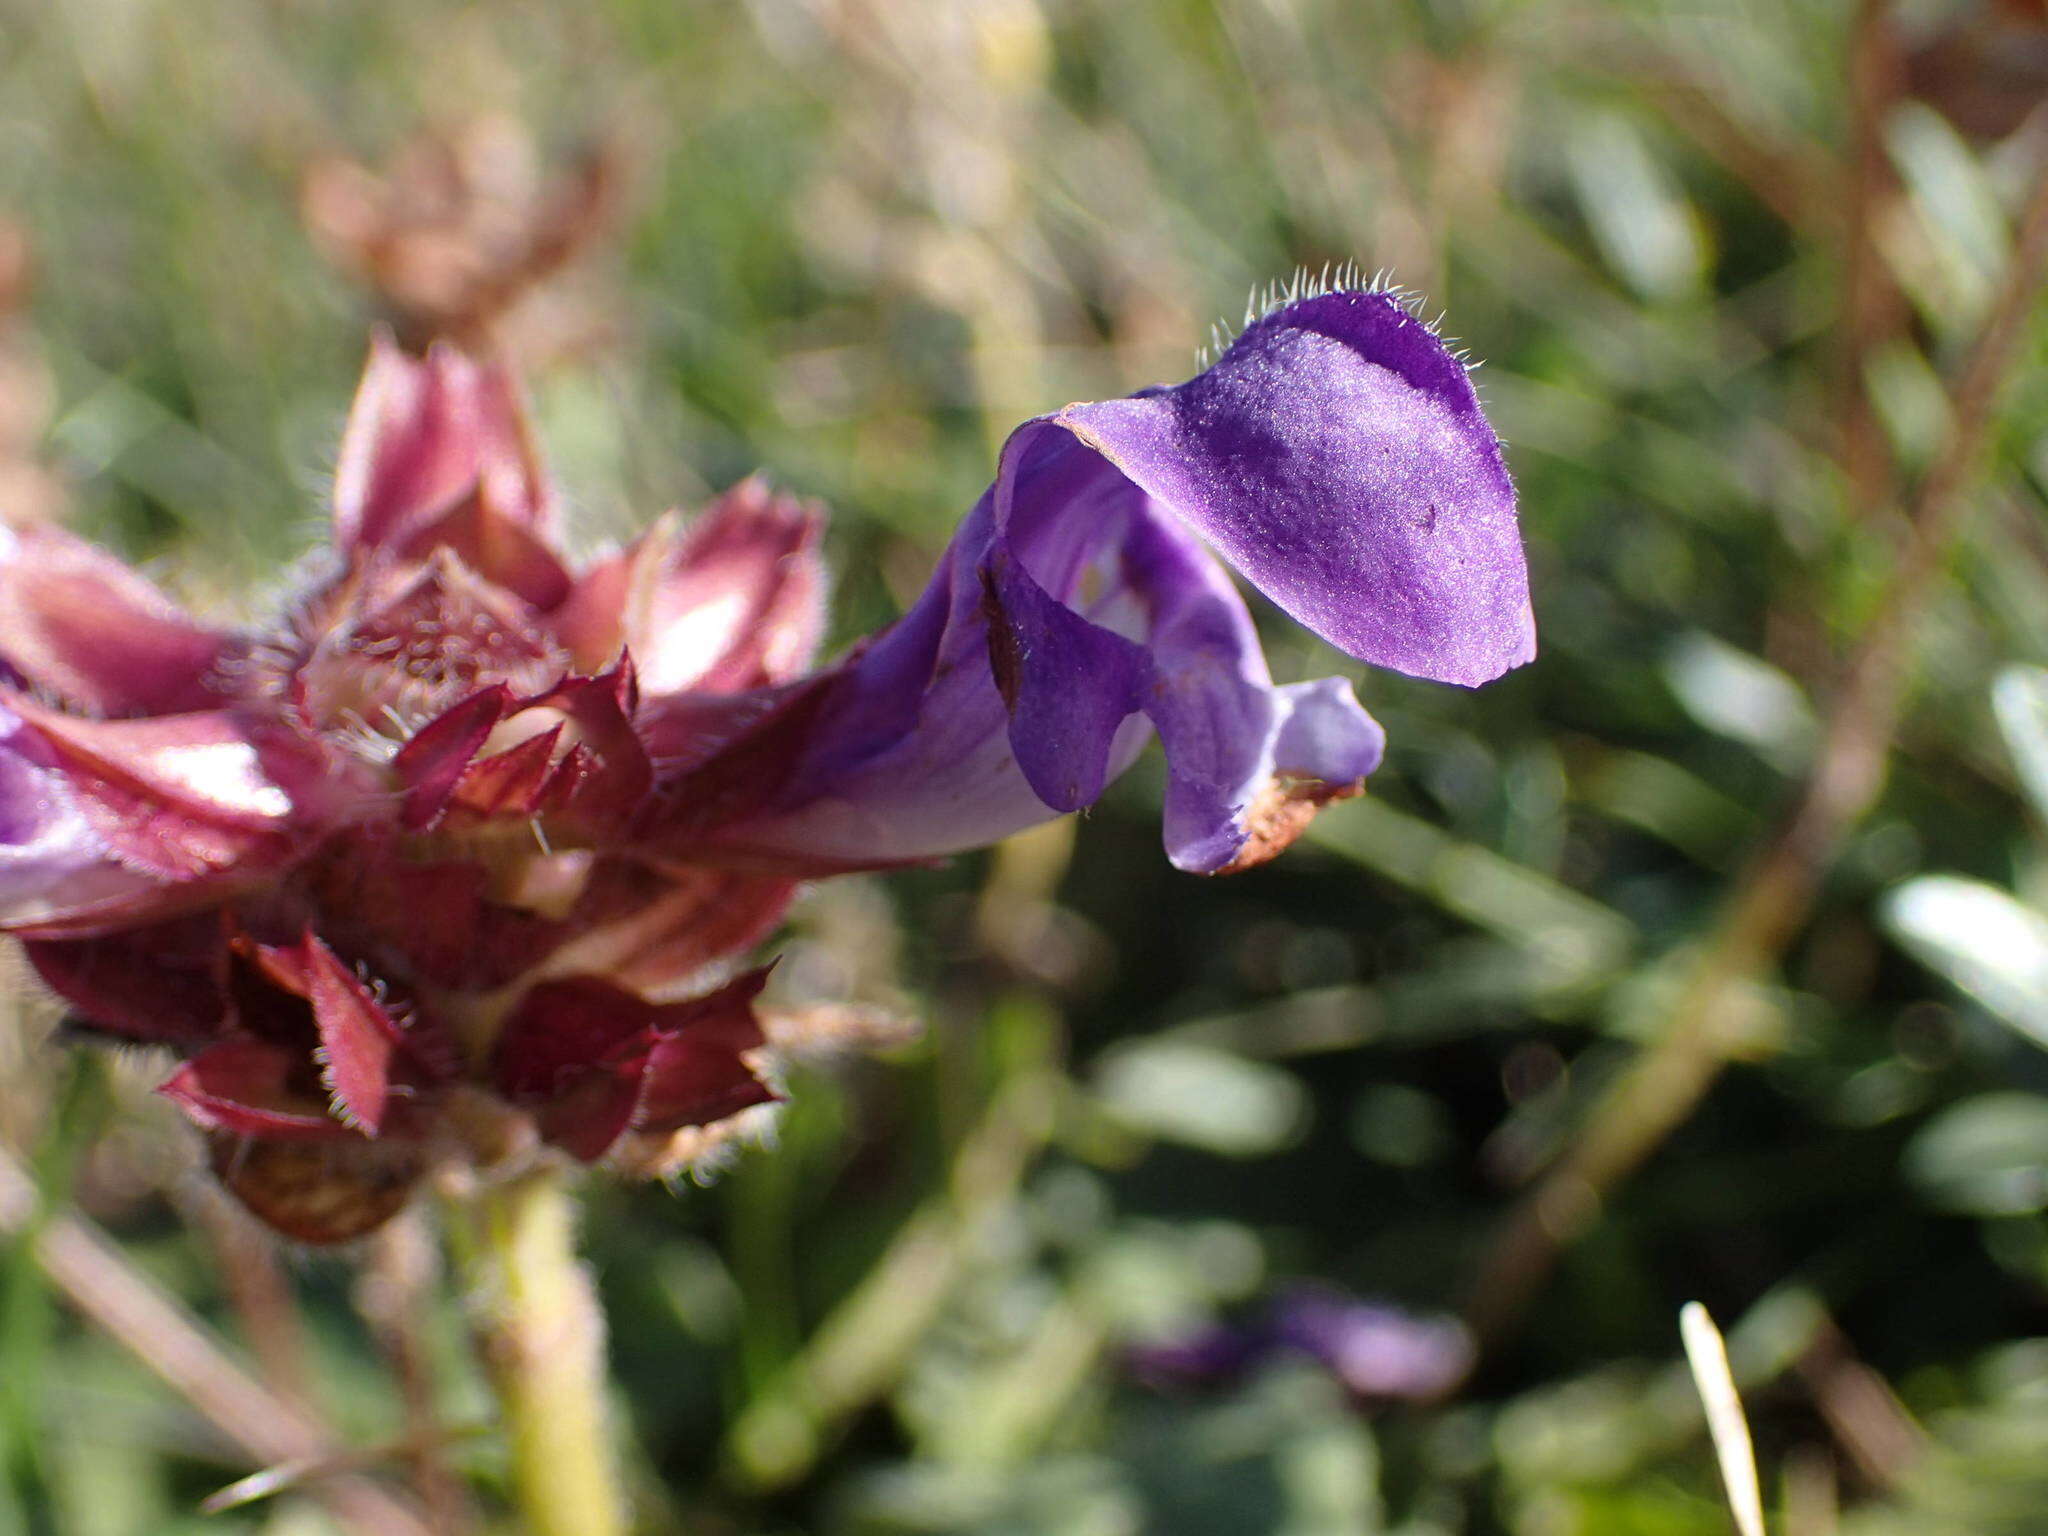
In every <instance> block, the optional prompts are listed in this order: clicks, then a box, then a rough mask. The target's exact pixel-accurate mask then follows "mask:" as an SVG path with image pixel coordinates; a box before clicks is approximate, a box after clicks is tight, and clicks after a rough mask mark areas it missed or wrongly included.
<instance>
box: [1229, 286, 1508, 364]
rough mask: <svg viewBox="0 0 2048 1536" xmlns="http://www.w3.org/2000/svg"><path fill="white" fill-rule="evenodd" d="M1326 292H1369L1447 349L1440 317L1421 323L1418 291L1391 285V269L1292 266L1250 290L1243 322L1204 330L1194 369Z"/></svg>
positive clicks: (1458, 355)
mask: <svg viewBox="0 0 2048 1536" xmlns="http://www.w3.org/2000/svg"><path fill="white" fill-rule="evenodd" d="M1331 293H1361V294H1371V295H1374V296H1376V297H1380V298H1387V299H1391V300H1393V301H1394V302H1395V303H1396V304H1398V305H1400V306H1401V308H1403V309H1404V310H1406V311H1407V312H1408V313H1409V314H1410V315H1413V316H1414V317H1415V318H1416V319H1417V320H1421V321H1422V323H1423V324H1424V325H1425V326H1427V327H1428V328H1429V331H1430V333H1431V334H1432V335H1434V336H1436V337H1437V339H1438V340H1439V341H1443V342H1445V344H1446V345H1447V346H1448V345H1449V340H1448V338H1446V337H1444V336H1443V334H1442V326H1443V321H1444V316H1443V315H1441V314H1440V315H1438V316H1437V318H1436V319H1435V320H1434V321H1430V320H1426V319H1424V318H1423V314H1422V304H1423V295H1422V293H1421V291H1420V290H1419V289H1415V288H1409V287H1406V286H1404V285H1403V284H1400V283H1397V282H1395V281H1394V273H1393V269H1392V268H1391V267H1381V268H1380V269H1379V270H1377V271H1376V272H1374V273H1373V274H1372V276H1371V277H1367V276H1366V275H1365V269H1364V268H1363V267H1361V266H1360V265H1359V264H1358V263H1357V262H1356V261H1348V260H1347V261H1341V262H1336V263H1330V262H1325V263H1323V266H1322V268H1321V269H1320V270H1319V271H1314V272H1312V271H1310V270H1309V269H1308V268H1307V267H1296V268H1295V269H1294V275H1293V276H1291V277H1289V278H1288V279H1286V280H1285V281H1284V282H1283V281H1281V280H1279V279H1277V278H1276V279H1274V280H1273V281H1271V282H1268V283H1264V284H1262V285H1260V286H1258V287H1255V288H1253V289H1252V291H1251V295H1250V297H1249V298H1248V299H1246V301H1245V306H1244V318H1243V319H1242V320H1241V321H1240V322H1239V323H1238V324H1237V325H1235V326H1232V325H1229V324H1227V323H1225V322H1224V321H1221V320H1219V321H1216V322H1215V323H1214V324H1212V325H1211V326H1210V327H1209V340H1208V342H1207V343H1206V344H1204V345H1203V346H1201V347H1199V348H1197V349H1196V351H1195V363H1196V367H1197V368H1198V369H1199V370H1204V371H1206V370H1207V369H1208V368H1210V367H1211V366H1213V365H1214V363H1215V362H1216V360H1217V359H1218V358H1220V357H1221V356H1222V355H1223V354H1224V353H1225V352H1227V351H1229V350H1230V346H1231V343H1233V342H1234V341H1236V340H1237V338H1238V337H1239V336H1241V335H1243V334H1244V333H1245V332H1246V331H1247V330H1249V329H1250V328H1251V327H1252V326H1254V325H1257V324H1258V323H1259V322H1260V321H1261V320H1263V319H1265V318H1266V317H1267V316H1268V315H1271V314H1272V313H1273V312H1274V311H1275V310H1279V309H1285V308H1286V307H1287V306H1288V305H1290V304H1299V303H1302V302H1303V301H1305V300H1308V299H1319V298H1322V297H1323V296H1324V295H1325V294H1331ZM1452 355H1453V356H1454V357H1456V358H1457V359H1458V361H1460V362H1461V363H1465V365H1466V367H1467V368H1468V369H1470V368H1473V367H1476V366H1477V364H1474V363H1469V362H1466V357H1465V354H1464V353H1463V352H1462V351H1458V350H1453V352H1452Z"/></svg>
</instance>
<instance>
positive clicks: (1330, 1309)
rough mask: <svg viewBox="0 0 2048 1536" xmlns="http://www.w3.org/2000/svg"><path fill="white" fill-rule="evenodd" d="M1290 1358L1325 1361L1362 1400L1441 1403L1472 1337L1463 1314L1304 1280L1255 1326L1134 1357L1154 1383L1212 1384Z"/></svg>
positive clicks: (1464, 1362)
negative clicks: (1417, 1310) (1364, 1297)
mask: <svg viewBox="0 0 2048 1536" xmlns="http://www.w3.org/2000/svg"><path fill="white" fill-rule="evenodd" d="M1288 1355H1296V1356H1304V1357H1306V1358H1308V1359H1311V1360H1314V1361H1316V1362H1317V1363H1318V1364H1320V1365H1322V1366H1323V1367H1324V1368H1325V1369H1326V1370H1328V1371H1329V1372H1330V1374H1331V1375H1332V1376H1334V1377H1336V1378H1337V1380H1338V1381H1339V1382H1341V1383H1342V1384H1343V1385H1344V1387H1345V1389H1346V1390H1347V1391H1348V1392H1350V1393H1351V1395H1352V1396H1353V1397H1355V1398H1357V1399H1359V1400H1360V1401H1361V1402H1378V1401H1403V1402H1433V1401H1435V1400H1436V1399H1438V1398H1441V1397H1443V1396H1445V1395H1446V1394H1448V1393H1449V1392H1451V1391H1452V1390H1454V1389H1455V1388H1456V1387H1457V1386H1458V1385H1459V1383H1461V1382H1462V1381H1463V1380H1464V1379H1465V1375H1466V1373H1467V1372H1468V1371H1470V1370H1471V1368H1472V1358H1473V1354H1472V1340H1471V1336H1470V1335H1469V1334H1468V1333H1467V1332H1466V1331H1465V1329H1464V1327H1463V1325H1461V1324H1460V1323H1458V1322H1457V1321H1456V1320H1455V1319H1454V1318H1449V1317H1417V1316H1415V1315H1414V1314H1412V1313H1409V1312H1404V1311H1402V1310H1401V1309H1399V1308H1398V1307H1392V1306H1387V1305H1384V1304H1381V1303H1377V1302H1369V1301H1360V1300H1358V1299H1356V1298H1355V1297H1351V1296H1346V1295H1344V1294H1343V1293H1341V1292H1339V1291H1335V1290H1332V1289H1329V1288H1327V1287H1322V1286H1297V1287H1294V1288H1292V1289H1290V1290H1286V1291H1283V1292H1282V1293H1281V1294H1280V1295H1278V1296H1276V1297H1274V1298H1273V1299H1272V1300H1270V1301H1269V1302H1267V1304H1266V1306H1265V1309H1264V1310H1263V1311H1262V1312H1260V1313H1259V1314H1258V1315H1257V1316H1255V1317H1254V1318H1253V1319H1252V1320H1251V1321H1250V1322H1249V1323H1246V1324H1243V1325H1239V1326H1231V1325H1228V1324H1222V1323H1217V1324H1211V1325H1209V1326H1207V1327H1204V1328H1201V1329H1199V1330H1196V1331H1194V1332H1192V1333H1189V1334H1188V1335H1186V1336H1185V1337H1183V1338H1179V1339H1171V1340H1167V1341H1165V1342H1161V1343H1156V1344H1150V1345H1146V1346H1143V1347H1141V1348H1138V1349H1134V1350H1132V1351H1130V1352H1129V1354H1128V1355H1127V1356H1126V1360H1127V1362H1128V1364H1129V1366H1130V1369H1131V1371H1132V1373H1133V1374H1134V1375H1135V1376H1137V1378H1138V1379H1139V1380H1140V1381H1143V1382H1145V1383H1147V1384H1148V1385H1151V1386H1154V1387H1160V1388H1171V1387H1209V1386H1218V1385H1223V1384H1226V1383H1229V1382H1231V1381H1235V1380H1237V1379H1239V1378H1241V1377H1243V1376H1244V1375H1246V1374H1247V1373H1249V1372H1250V1371H1252V1370H1254V1369H1256V1368H1257V1367H1258V1366H1260V1365H1262V1364H1264V1363H1265V1362H1266V1361H1268V1360H1272V1359H1276V1358H1282V1357H1285V1356H1288Z"/></svg>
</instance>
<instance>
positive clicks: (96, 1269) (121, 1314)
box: [0, 1150, 433, 1536]
mask: <svg viewBox="0 0 2048 1536" xmlns="http://www.w3.org/2000/svg"><path fill="white" fill-rule="evenodd" d="M0 1232H6V1233H10V1234H22V1235H24V1236H25V1237H26V1238H27V1240H28V1241H29V1242H30V1243H31V1244H32V1245H33V1251H34V1254H35V1259H36V1263H37V1265H38V1266H39V1267H40V1268H41V1269H42V1271H43V1273H44V1275H46V1276H47V1277H48V1278H49V1281H50V1283H51V1285H52V1286H54V1287H55V1288H56V1289H57V1291H58V1292H59V1293H60V1294H62V1295H63V1297H64V1298H65V1300H66V1301H68V1302H69V1303H70V1304H71V1306H72V1307H73V1309H75V1310H76V1311H77V1312H78V1313H79V1314H80V1315H81V1316H83V1317H84V1318H85V1319H86V1320H87V1321H89V1322H90V1323H92V1324H93V1325H94V1326H95V1327H97V1328H99V1329H101V1330H102V1331H103V1332H104V1333H106V1334H107V1335H108V1336H109V1337H110V1338H112V1339H114V1340H115V1341H116V1342H117V1343H119V1344H120V1345H121V1346H122V1347H123V1348H125V1349H127V1350H128V1351H129V1352H130V1353H131V1354H133V1355H134V1356H135V1358H136V1359H138V1360H140V1361H141V1362H142V1363H143V1364H144V1365H145V1366H147V1367H148V1368H149V1369H150V1370H151V1371H152V1372H154V1373H155V1374H156V1375H157V1376H158V1377H159V1378H160V1379H161V1380H162V1381H163V1382H164V1384H165V1385H166V1386H168V1387H170V1388H171V1389H172V1390H173V1391H174V1392H176V1393H177V1394H178V1395H179V1396H180V1397H182V1398H184V1400H185V1401H186V1402H187V1403H189V1404H191V1406H192V1407H193V1409H194V1410H195V1411H197V1412H198V1413H199V1414H200V1415H201V1416H202V1417H203V1418H205V1419H206V1420H207V1422H208V1423H210V1424H212V1425H213V1426H214V1428H215V1429H217V1430H219V1431H220V1433H221V1434H222V1435H223V1436H224V1437H225V1438H226V1439H227V1440H228V1441H229V1442H230V1443H231V1444H233V1445H234V1446H236V1447H237V1448H239V1449H240V1450H241V1451H242V1452H243V1453H244V1454H246V1455H247V1456H248V1457H249V1458H250V1459H251V1460H252V1461H255V1462H257V1463H258V1464H261V1465H270V1464H274V1463H279V1462H293V1463H308V1462H311V1463H318V1462H325V1461H329V1460H332V1459H335V1458H336V1457H337V1455H338V1453H339V1452H340V1447H338V1446H337V1445H336V1444H335V1443H334V1442H333V1441H332V1440H331V1439H329V1438H328V1436H327V1435H326V1434H325V1432H324V1431H323V1430H322V1429H321V1428H320V1427H319V1425H318V1424H316V1423H314V1422H313V1421H312V1420H311V1419H309V1418H308V1417H307V1416H306V1414H305V1412H304V1411H303V1410H302V1409H301V1408H299V1407H298V1406H297V1405H296V1404H294V1403H291V1402H288V1401H286V1400H285V1399H284V1398H282V1397H280V1396H279V1395H278V1394H277V1393H276V1392H273V1391H272V1390H271V1389H270V1388H268V1387H266V1386H264V1385H263V1383H261V1382H260V1381H258V1380H256V1378H255V1377H253V1376H252V1375H250V1374H249V1372H248V1370H247V1369H246V1368H245V1367H244V1366H243V1365H241V1364H240V1362H238V1361H237V1360H236V1359H235V1358H234V1356H233V1354H232V1353H231V1352H230V1351H229V1350H228V1348H227V1347H226V1346H225V1345H223V1344H222V1343H221V1342H220V1341H218V1340H217V1339H215V1338H214V1337H213V1335H212V1334H211V1332H210V1331H209V1330H208V1329H207V1328H206V1326H205V1325H204V1324H203V1323H201V1322H200V1321H199V1320H198V1319H196V1318H194V1317H193V1316H192V1315H191V1314H190V1313H189V1312H187V1311H186V1310H185V1309H184V1308H183V1307H182V1306H180V1305H179V1304H178V1302H177V1301H176V1299H174V1298H173V1297H172V1296H171V1295H170V1294H169V1293H167V1292H166V1291H164V1290H163V1288H162V1287H160V1286H159V1285H157V1284H156V1282H155V1281H153V1280H150V1279H148V1278H147V1277H145V1276H144V1275H142V1274H140V1273H138V1272H137V1271H136V1270H135V1269H133V1268H131V1267H130V1265H129V1264H128V1262H127V1260H125V1259H124V1258H123V1257H122V1256H121V1252H120V1250H119V1249H118V1248H116V1247H115V1245H114V1244H113V1242H112V1241H111V1240H110V1239H109V1238H108V1237H107V1236H106V1235H105V1234H104V1233H103V1232H101V1231H100V1230H99V1229H98V1228H97V1227H95V1226H93V1225H92V1224H91V1223H90V1222H87V1221H85V1220H84V1219H83V1218H81V1217H78V1216H74V1215H70V1214H68V1213H63V1212H57V1213H51V1214H42V1213H40V1199H39V1196H38V1194H37V1192H36V1187H35V1184H34V1181H33V1180H32V1179H31V1178H30V1177H29V1175H28V1173H27V1171H26V1170H25V1169H24V1168H23V1167H22V1166H21V1164H20V1163H19V1162H17V1161H16V1160H15V1158H14V1157H13V1155H12V1154H11V1153H8V1152H6V1151H5V1150H0ZM307 1491H308V1492H309V1493H310V1494H312V1495H313V1496H315V1497H317V1498H319V1499H321V1500H322V1501H323V1502H325V1503H326V1504H327V1506H328V1508H329V1509H330V1510H331V1511H332V1512H333V1513H334V1514H335V1515H336V1516H337V1517H338V1518H339V1519H340V1520H341V1522H342V1523H343V1525H344V1526H345V1528H346V1529H348V1530H351V1531H359V1532H362V1533H364V1536H433V1533H432V1531H431V1529H430V1527H429V1526H428V1525H427V1524H426V1522H425V1521H423V1520H422V1519H421V1518H420V1516H419V1515H418V1514H417V1513H415V1512H414V1511H413V1509H412V1508H411V1507H410V1506H409V1505H408V1504H407V1503H405V1502H404V1501H403V1500H401V1499H399V1498H397V1497H396V1496H394V1495H393V1494H392V1493H390V1492H389V1491H388V1490H386V1489H384V1488H381V1487H379V1486H378V1485H377V1484H376V1483H374V1482H371V1481H370V1480H369V1479H367V1478H364V1477H361V1476H337V1477H332V1478H324V1479H321V1480H319V1481H317V1482H314V1483H312V1484H310V1485H309V1486H308V1490H307Z"/></svg>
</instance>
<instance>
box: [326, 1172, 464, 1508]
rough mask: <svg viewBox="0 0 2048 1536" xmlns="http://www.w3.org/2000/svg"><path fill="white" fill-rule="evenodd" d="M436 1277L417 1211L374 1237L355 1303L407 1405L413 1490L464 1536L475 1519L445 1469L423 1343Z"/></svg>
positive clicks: (429, 1240) (444, 1441)
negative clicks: (427, 1312)
mask: <svg viewBox="0 0 2048 1536" xmlns="http://www.w3.org/2000/svg"><path fill="white" fill-rule="evenodd" d="M437 1273H438V1268H437V1258H436V1255H435V1251H434V1241H433V1237H432V1234H431V1233H430V1231H429V1229H428V1221H427V1215H426V1212H425V1210H424V1209H423V1208H421V1207H419V1206H414V1207H413V1208H411V1209H409V1210H407V1211H404V1212H402V1213H401V1214H400V1215H399V1216H397V1217H396V1218H394V1219H393V1220H391V1221H389V1222H387V1223H385V1225H384V1226H382V1227H380V1228H378V1230H377V1231H376V1232H375V1233H374V1234H372V1236H371V1237H370V1239H369V1246H368V1252H367V1253H366V1255H365V1256H364V1261H363V1267H362V1271H361V1273H360V1274H359V1276H358V1277H357V1280H356V1287H355V1302H356V1311H357V1312H359V1313H360V1314H361V1315H362V1318H363V1321H364V1322H365V1323H366V1324H368V1325H369V1329H370V1333H371V1335H372V1337H374V1338H375V1340H376V1341H377V1349H378V1352H379V1353H380V1354H382V1355H383V1357H384V1361H385V1364H386V1366H387V1367H388V1368H389V1370H390V1373H391V1379H392V1381H393V1382H394V1383H395V1384H396V1385H397V1387H398V1393H399V1399H400V1401H401V1403H402V1404H403V1405H404V1413H405V1445H406V1447H407V1450H406V1457H405V1459H406V1461H407V1463H408V1464H409V1466H410V1468H411V1472H412V1485H413V1489H414V1491H415V1492H416V1493H417V1494H418V1495H419V1499H420V1503H421V1504H422V1505H424V1506H425V1508H426V1511H427V1514H428V1517H429V1518H430V1519H431V1520H432V1522H433V1526H434V1529H435V1531H436V1532H438V1533H440V1536H463V1533H464V1532H468V1531H473V1530H475V1529H476V1528H477V1514H476V1509H475V1507H474V1506H473V1505H472V1504H471V1502H470V1499H469V1495H468V1492H467V1490H466V1489H465V1488H464V1486H463V1482H462V1479H461V1478H460V1477H459V1476H458V1475H457V1474H456V1472H455V1470H454V1468H453V1467H451V1466H450V1465H449V1463H448V1454H447V1452H448V1434H447V1429H446V1426H445V1425H443V1423H442V1422H441V1413H440V1393H439V1391H438V1389H437V1383H436V1381H435V1372H434V1362H433V1359H432V1355H431V1352H430V1351H429V1349H428V1346H427V1340H426V1337H425V1326H424V1323H425V1314H426V1311H427V1307H428V1305H429V1301H430V1298H431V1296H432V1294H433V1290H434V1284H435V1280H436V1278H437Z"/></svg>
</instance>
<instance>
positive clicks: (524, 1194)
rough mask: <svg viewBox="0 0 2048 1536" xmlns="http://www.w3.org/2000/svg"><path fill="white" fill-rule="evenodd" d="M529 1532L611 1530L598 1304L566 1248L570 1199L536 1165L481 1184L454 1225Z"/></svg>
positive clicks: (617, 1517) (590, 1534)
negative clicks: (463, 1238)
mask: <svg viewBox="0 0 2048 1536" xmlns="http://www.w3.org/2000/svg"><path fill="white" fill-rule="evenodd" d="M454 1225H455V1226H456V1227H457V1229H458V1230H460V1229H462V1228H463V1227H464V1226H466V1228H467V1236H468V1237H469V1239H470V1240H469V1241H467V1242H465V1243H459V1244H458V1259H459V1262H460V1263H461V1264H462V1266H463V1269H464V1271H465V1273H464V1275H463V1280H464V1282H465V1288H466V1289H467V1291H468V1293H469V1298H470V1305H471V1308H472V1310H473V1318H474V1326H475V1330H476V1336H477V1345H478V1349H479V1351H480V1352H481V1354H482V1357H483V1362H484V1367H485V1369H486V1370H487V1371H488V1372H489V1374H490V1378H491V1383H492V1385H493V1387H495V1389H496V1391H497V1395H498V1406H499V1409H500V1412H501V1413H502V1414H503V1416H504V1428H505V1439H506V1443H507V1445H508V1446H509V1448H510V1450H511V1456H512V1490H513V1496H514V1498H515V1500H516V1502H517V1504H518V1507H519V1512H520V1514H521V1516H522V1517H523V1519H524V1526H523V1529H524V1530H525V1531H526V1532H527V1533H528V1536H622V1533H623V1532H624V1531H625V1530H626V1517H625V1510H624V1507H623V1500H622V1498H621V1494H620V1488H619V1480H618V1476H617V1471H616V1467H615V1465H614V1458H613V1454H612V1442H611V1426H610V1423H609V1419H610V1415H609V1413H608V1410H607V1405H606V1401H605V1365H604V1314H603V1313H602V1312H601V1311H600V1310H599V1308H598V1303H597V1296H596V1293H595V1291H594V1290H593V1288H592V1286H591V1283H590V1274H589V1271H587V1270H586V1269H585V1268H584V1267H583V1265H582V1264H581V1263H580V1262H578V1260H577V1257H576V1198H575V1195H574V1193H573V1192H572V1191H571V1190H570V1188H569V1186H568V1183H567V1176H566V1174H565V1173H564V1171H563V1170H561V1169H557V1168H546V1169H542V1170H539V1171H537V1172H534V1173H529V1174H526V1175H524V1176H523V1177H520V1178H517V1179H513V1180H510V1181H507V1182H506V1183H503V1184H498V1185H493V1186H490V1187H487V1188H486V1189H484V1190H483V1191H481V1192H480V1193H479V1194H478V1195H477V1197H476V1199H475V1200H474V1202H473V1203H472V1204H471V1205H470V1206H469V1208H468V1209H467V1210H466V1211H464V1212H461V1213H459V1215H458V1219H457V1222H456V1223H455V1224H454Z"/></svg>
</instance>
